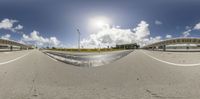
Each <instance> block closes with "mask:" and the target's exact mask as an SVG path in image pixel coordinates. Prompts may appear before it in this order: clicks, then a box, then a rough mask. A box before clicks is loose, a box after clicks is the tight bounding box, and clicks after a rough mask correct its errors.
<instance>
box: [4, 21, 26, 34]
mask: <svg viewBox="0 0 200 99" xmlns="http://www.w3.org/2000/svg"><path fill="white" fill-rule="evenodd" d="M17 22H18V21H17V20H12V19H7V18H6V19H3V20H2V21H1V22H0V29H5V30H10V31H12V32H17V33H21V32H18V30H21V29H23V26H22V25H20V24H18V25H17V26H16V27H14V24H15V23H17Z"/></svg>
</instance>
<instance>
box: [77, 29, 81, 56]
mask: <svg viewBox="0 0 200 99" xmlns="http://www.w3.org/2000/svg"><path fill="white" fill-rule="evenodd" d="M77 32H78V51H79V52H80V39H81V38H80V35H81V33H80V31H79V29H77Z"/></svg>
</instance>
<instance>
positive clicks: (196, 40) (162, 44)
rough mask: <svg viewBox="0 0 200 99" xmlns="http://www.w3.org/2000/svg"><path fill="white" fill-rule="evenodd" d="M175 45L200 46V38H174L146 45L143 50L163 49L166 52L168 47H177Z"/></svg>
mask: <svg viewBox="0 0 200 99" xmlns="http://www.w3.org/2000/svg"><path fill="white" fill-rule="evenodd" d="M175 44H200V38H191V37H187V38H186V37H184V38H172V39H167V40H163V41H159V42H155V43H152V44H149V45H146V46H144V47H142V48H143V49H152V50H154V49H163V51H166V45H175Z"/></svg>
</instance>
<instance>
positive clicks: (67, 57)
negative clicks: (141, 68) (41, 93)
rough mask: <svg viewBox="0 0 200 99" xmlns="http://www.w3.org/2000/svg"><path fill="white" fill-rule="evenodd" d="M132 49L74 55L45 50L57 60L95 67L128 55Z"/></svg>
mask: <svg viewBox="0 0 200 99" xmlns="http://www.w3.org/2000/svg"><path fill="white" fill-rule="evenodd" d="M132 51H133V50H127V51H120V52H111V53H109V52H108V53H104V54H101V53H100V54H80V55H73V54H66V53H60V52H52V51H44V53H45V54H47V55H48V56H50V57H52V58H54V59H56V60H59V61H62V62H64V63H67V64H72V65H75V66H81V67H95V66H101V65H105V64H109V63H111V62H114V61H116V60H118V59H120V58H122V57H124V56H126V55H128V54H129V53H131V52H132Z"/></svg>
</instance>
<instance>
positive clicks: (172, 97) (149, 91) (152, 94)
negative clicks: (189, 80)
mask: <svg viewBox="0 0 200 99" xmlns="http://www.w3.org/2000/svg"><path fill="white" fill-rule="evenodd" d="M146 92H147V93H148V94H150V95H151V96H152V97H155V98H159V99H169V98H171V99H179V98H180V99H181V98H185V97H177V96H163V95H159V94H157V93H154V92H152V91H151V90H148V89H146Z"/></svg>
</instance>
